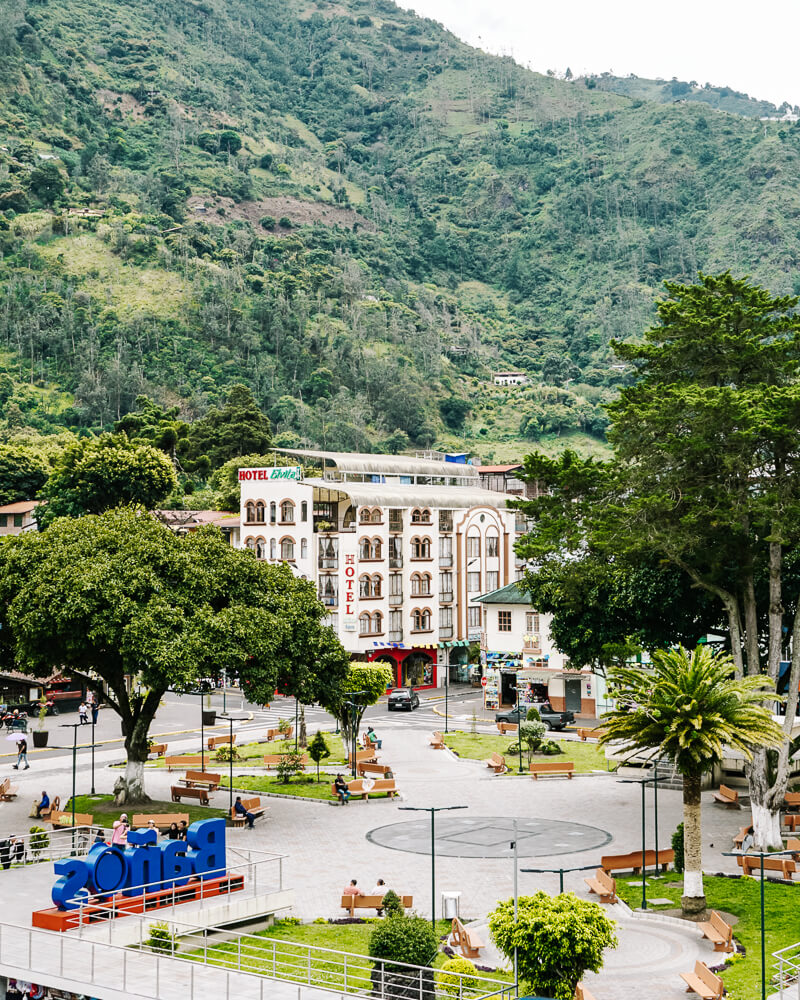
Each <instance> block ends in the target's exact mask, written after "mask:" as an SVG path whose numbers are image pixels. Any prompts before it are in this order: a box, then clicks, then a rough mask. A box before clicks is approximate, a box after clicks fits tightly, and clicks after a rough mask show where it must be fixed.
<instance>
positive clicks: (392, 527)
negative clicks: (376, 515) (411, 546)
mask: <svg viewBox="0 0 800 1000" xmlns="http://www.w3.org/2000/svg"><path fill="white" fill-rule="evenodd" d="M402 530H403V519H402V517H390V518H389V531H402Z"/></svg>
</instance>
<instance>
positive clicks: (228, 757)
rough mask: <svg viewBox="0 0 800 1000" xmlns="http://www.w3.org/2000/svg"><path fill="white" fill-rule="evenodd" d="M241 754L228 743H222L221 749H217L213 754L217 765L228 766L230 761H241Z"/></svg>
mask: <svg viewBox="0 0 800 1000" xmlns="http://www.w3.org/2000/svg"><path fill="white" fill-rule="evenodd" d="M241 759H242V757H241V754H240V753H239V751H238V750H237V749H236V747H235V746H231V744H230V743H224V744H223V745H222V746H221V747H218V748H217V750H216V752H215V753H214V760H215V761H216V762H217V763H218V764H228V763H230V762H231V761H232V760H233V761H235V760H241Z"/></svg>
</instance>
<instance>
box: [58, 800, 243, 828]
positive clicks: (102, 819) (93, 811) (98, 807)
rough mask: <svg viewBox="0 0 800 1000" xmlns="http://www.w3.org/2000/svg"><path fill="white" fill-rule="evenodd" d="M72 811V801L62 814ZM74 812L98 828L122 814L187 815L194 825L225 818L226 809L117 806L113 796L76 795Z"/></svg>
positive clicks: (172, 804) (183, 804)
mask: <svg viewBox="0 0 800 1000" xmlns="http://www.w3.org/2000/svg"><path fill="white" fill-rule="evenodd" d="M71 811H72V799H70V800H69V801H68V802H67V804H66V805H65V806H64V807H63V809H62V812H65V813H69V812H71ZM75 812H76V813H85V814H90V815H91V816H93V817H94V822H95V823H96V824H97V825H98V826H104V827H110V826H111V823H112V822H113V821H114V820H115V819H119V818H120V816H121V815H122V813H127V814H128V819H129V820H131V821H132V820H133V817H134V815H146V816H149V815H150V814H151V813H167V814H169V813H172V814H174V813H188V814H189V822H190V823H194V821H195V820H197V819H217V818H219V817H222V818H223V819H224V818H225V817H227V815H228V810H227V809H214V808H212V807H211V806H199V805H190V804H189V803H186V802H165V801H163V800H159V799H153V800H152V801H150V802H145V803H142V805H138V806H118V805H116V803H115V802H114V796H113V795H76V796H75Z"/></svg>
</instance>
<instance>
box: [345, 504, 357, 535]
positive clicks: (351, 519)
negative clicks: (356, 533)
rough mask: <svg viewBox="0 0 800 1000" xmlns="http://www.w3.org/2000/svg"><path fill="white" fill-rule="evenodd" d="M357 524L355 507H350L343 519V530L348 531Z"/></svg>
mask: <svg viewBox="0 0 800 1000" xmlns="http://www.w3.org/2000/svg"><path fill="white" fill-rule="evenodd" d="M355 523H356V511H355V507H348V508H347V510H346V511H345V512H344V517H343V518H342V528H344V530H345V531H347V530H348V528H352V527H353V525H354V524H355Z"/></svg>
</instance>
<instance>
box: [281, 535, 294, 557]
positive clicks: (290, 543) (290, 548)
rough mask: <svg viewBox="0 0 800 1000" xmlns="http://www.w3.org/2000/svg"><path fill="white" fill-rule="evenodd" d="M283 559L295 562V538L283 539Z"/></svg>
mask: <svg viewBox="0 0 800 1000" xmlns="http://www.w3.org/2000/svg"><path fill="white" fill-rule="evenodd" d="M281 559H285V560H286V561H287V562H294V539H292V538H282V539H281Z"/></svg>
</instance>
